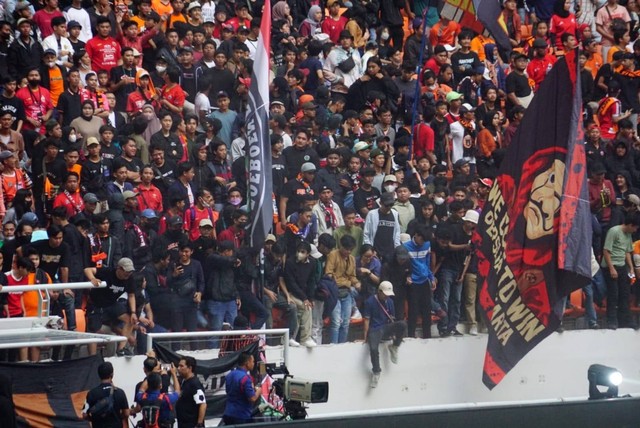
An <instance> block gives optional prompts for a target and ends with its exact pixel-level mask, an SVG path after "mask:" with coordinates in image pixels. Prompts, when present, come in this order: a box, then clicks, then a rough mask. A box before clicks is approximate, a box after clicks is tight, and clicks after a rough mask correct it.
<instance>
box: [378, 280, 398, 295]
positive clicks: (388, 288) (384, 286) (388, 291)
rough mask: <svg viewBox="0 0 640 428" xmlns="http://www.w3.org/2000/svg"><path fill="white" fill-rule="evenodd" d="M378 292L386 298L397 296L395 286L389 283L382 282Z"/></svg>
mask: <svg viewBox="0 0 640 428" xmlns="http://www.w3.org/2000/svg"><path fill="white" fill-rule="evenodd" d="M378 290H379V291H382V292H383V293H384V295H385V296H395V293H394V292H393V285H392V284H391V283H390V282H389V281H382V282H381V283H380V285H379V286H378Z"/></svg>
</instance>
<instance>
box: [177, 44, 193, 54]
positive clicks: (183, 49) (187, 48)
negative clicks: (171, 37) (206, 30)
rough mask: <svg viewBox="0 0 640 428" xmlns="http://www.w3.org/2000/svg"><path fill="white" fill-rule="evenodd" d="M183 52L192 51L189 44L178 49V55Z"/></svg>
mask: <svg viewBox="0 0 640 428" xmlns="http://www.w3.org/2000/svg"><path fill="white" fill-rule="evenodd" d="M185 52H189V53H193V49H191V48H190V47H189V46H183V47H181V48H180V49H178V55H180V54H183V53H185Z"/></svg>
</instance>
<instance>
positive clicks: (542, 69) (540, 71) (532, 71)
mask: <svg viewBox="0 0 640 428" xmlns="http://www.w3.org/2000/svg"><path fill="white" fill-rule="evenodd" d="M555 62H556V57H554V56H552V55H548V54H547V55H545V56H544V58H539V57H535V58H533V59H532V60H531V61H530V62H529V65H528V66H527V74H528V75H529V78H530V79H533V81H534V82H535V83H536V87H535V89H534V91H537V90H538V88H539V87H540V84H541V83H542V81H543V80H544V78H545V77H546V76H547V73H548V72H549V71H551V68H552V67H553V64H555Z"/></svg>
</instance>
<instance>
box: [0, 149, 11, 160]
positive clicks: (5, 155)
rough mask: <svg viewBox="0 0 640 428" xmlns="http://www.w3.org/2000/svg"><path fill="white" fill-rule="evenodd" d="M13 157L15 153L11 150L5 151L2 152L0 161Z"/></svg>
mask: <svg viewBox="0 0 640 428" xmlns="http://www.w3.org/2000/svg"><path fill="white" fill-rule="evenodd" d="M12 156H13V152H12V151H11V150H3V151H1V152H0V161H3V160H5V159H9V158H10V157H12Z"/></svg>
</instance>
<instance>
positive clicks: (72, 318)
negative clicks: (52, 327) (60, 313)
mask: <svg viewBox="0 0 640 428" xmlns="http://www.w3.org/2000/svg"><path fill="white" fill-rule="evenodd" d="M82 291H83V290H75V292H76V293H81V292H82ZM58 303H60V306H62V309H64V313H65V315H66V316H67V330H75V329H76V326H77V324H76V302H75V298H73V297H71V296H67V295H66V294H64V293H60V294H59V296H58Z"/></svg>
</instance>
